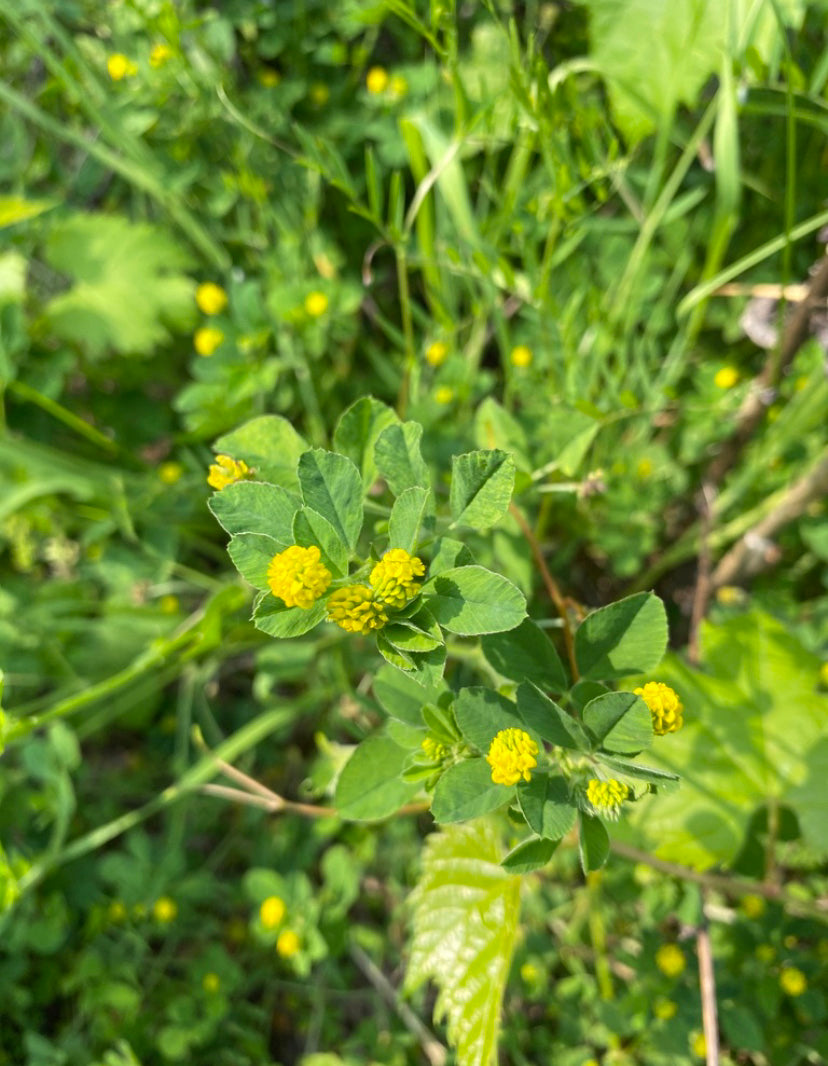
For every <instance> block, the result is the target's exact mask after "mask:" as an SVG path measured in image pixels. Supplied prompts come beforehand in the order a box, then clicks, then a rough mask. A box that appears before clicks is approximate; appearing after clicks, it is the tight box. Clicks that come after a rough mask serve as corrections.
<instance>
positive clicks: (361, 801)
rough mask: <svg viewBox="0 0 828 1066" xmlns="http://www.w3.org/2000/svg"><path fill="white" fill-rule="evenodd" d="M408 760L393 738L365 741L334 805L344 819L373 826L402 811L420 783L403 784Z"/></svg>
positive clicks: (342, 778) (342, 776)
mask: <svg viewBox="0 0 828 1066" xmlns="http://www.w3.org/2000/svg"><path fill="white" fill-rule="evenodd" d="M407 758H408V753H407V752H406V751H405V749H404V748H401V747H399V746H398V745H397V744H395V743H394V741H393V740H391V739H390V737H384V736H374V737H368V739H367V740H363V742H362V743H361V744H360V745H359V746H358V747H357V748H356V750H355V751H354V753H353V754H352V755H351V757H350V759H349V760H348V761H347V762H346V763H345V766H344V768H343V770H342V773H341V774H340V775H339V781H338V782H337V786H336V795H335V797H334V803H335V804H336V807H337V810H338V811H339V813H340V815H341V816H342V817H343V818H347V819H348V820H349V821H359V822H373V821H377V820H379V819H381V818H388V817H389V815H392V814H394V812H395V811H398V810H399V809H400V807H402V806H403V804H405V803H407V802H408V801H409V800H410V799H411V797H412V796H414V795H415V794H416V793H417V791H418V789H419V785H418V784H417V783H416V782H411V781H403V780H402V777H401V775H402V771H403V767H404V765H405V762H406V759H407Z"/></svg>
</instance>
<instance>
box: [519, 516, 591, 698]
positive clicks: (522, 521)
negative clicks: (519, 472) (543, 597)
mask: <svg viewBox="0 0 828 1066" xmlns="http://www.w3.org/2000/svg"><path fill="white" fill-rule="evenodd" d="M509 512H510V514H511V515H512V516H513V518H514V519H515V521H516V522H517V524H518V525H519V526H520V529H521V532H522V533H523V535H524V537H526V541H527V543H528V545H529V547H530V549H531V551H532V555H533V556H534V557H535V562H536V563H537V564H538V569H539V570H540V572H541V577H542V578H543V583H544V585H545V586H546V591H547V592H548V593H549V598H550V599H551V600H552V602H553V603H554V605H555V610H556V611H557V612H558V614H559V615H560V618H561V621H562V622H563V637H564V644H565V645H566V655H567V658H568V659H569V667H570V669H571V670H572V680H573V681H577V680H578V678H579V677H580V676H581V675H580V672H579V670H578V663H577V661H576V659H575V640H574V637H573V635H572V626H571V624H570V621H569V612H568V611H567V609H566V600H565V599H564V597H563V596H562V595H561V590H560V589H559V588H558V584H557V582H556V581H555V579H554V577H552V575H551V574H550V573H549V568H548V567H547V565H546V560H545V559H544V557H543V551H542V550H541V546H540V544H538V541H537V538H536V537H535V534H534V533H533V532H532V528H531V526H530V525H529V523H528V522H527V521H526V517H525V515H524V514H523V512H522V511H521V510H520V508H519V507H518V506H517V505H516V504H515V503H510V504H509Z"/></svg>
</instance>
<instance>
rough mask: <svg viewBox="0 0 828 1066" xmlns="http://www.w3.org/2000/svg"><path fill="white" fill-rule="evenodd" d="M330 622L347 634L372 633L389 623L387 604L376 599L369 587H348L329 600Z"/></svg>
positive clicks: (333, 594)
mask: <svg viewBox="0 0 828 1066" xmlns="http://www.w3.org/2000/svg"><path fill="white" fill-rule="evenodd" d="M328 621H329V622H336V624H337V625H338V626H339V628H340V629H344V630H345V631H346V633H370V632H371V630H373V629H382V627H383V626H384V625H385V623H386V622H387V621H388V614H387V612H386V609H385V604H384V603H381V602H380V601H379V600H378V599H376V597H375V595H374V590H373V589H372V588H369V587H368V585H346V586H345V588H343V589H337V590H336V592H334V593H332V594H331V597H330V599H329V600H328Z"/></svg>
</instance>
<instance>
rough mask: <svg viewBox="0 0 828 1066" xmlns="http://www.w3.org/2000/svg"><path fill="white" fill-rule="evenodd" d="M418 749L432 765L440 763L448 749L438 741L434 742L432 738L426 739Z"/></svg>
mask: <svg viewBox="0 0 828 1066" xmlns="http://www.w3.org/2000/svg"><path fill="white" fill-rule="evenodd" d="M420 747H421V748H422V749H423V751H424V752H425V753H426V755H427V756H428V758H429V759H430V760H431V761H432V762H434V763H438V762H441V761H442V760H443V759H444V758H445V756H446V755H447V754H448V748H447V747H446V746H445V744H441V743H440V741H439V740H435V739H434V737H426V738H425V740H423V742H422V744H421V745H420Z"/></svg>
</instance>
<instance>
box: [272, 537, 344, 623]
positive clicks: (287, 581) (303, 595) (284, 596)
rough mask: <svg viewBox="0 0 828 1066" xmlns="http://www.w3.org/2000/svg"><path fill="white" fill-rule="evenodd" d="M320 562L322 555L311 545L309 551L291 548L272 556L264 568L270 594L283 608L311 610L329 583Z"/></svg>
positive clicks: (324, 567)
mask: <svg viewBox="0 0 828 1066" xmlns="http://www.w3.org/2000/svg"><path fill="white" fill-rule="evenodd" d="M321 558H322V553H321V552H320V550H319V549H318V548H317V547H316V545H315V544H312V545H311V546H310V547H309V548H301V547H300V546H299V545H298V544H292V545H291V546H290V547H289V548H285V550H284V551H283V552H279V554H278V555H274V556H273V558H272V559H271V560H270V565H269V566H268V568H267V583H268V585H269V586H270V591H271V592H272V593H273V595H274V596H278V597H279V599H280V600H283V601H284V603H285V606H286V607H301V608H302V609H303V610H307V609H308V608H309V607H312V606H313V605H314V603H316V601H317V600H318V599H319V597H320V596H322V595H323V594H324V593H325V592H326V591H327V588H328V585H330V583H331V572H330V570H329V569H328V568H327V566H325V564H324V563H323V562H322V561H321Z"/></svg>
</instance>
